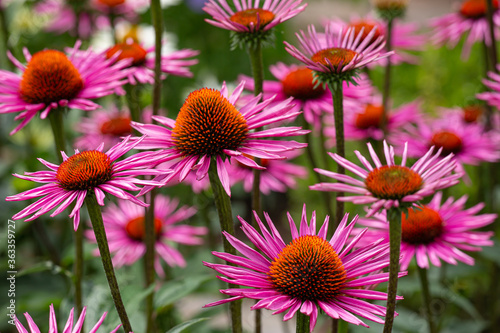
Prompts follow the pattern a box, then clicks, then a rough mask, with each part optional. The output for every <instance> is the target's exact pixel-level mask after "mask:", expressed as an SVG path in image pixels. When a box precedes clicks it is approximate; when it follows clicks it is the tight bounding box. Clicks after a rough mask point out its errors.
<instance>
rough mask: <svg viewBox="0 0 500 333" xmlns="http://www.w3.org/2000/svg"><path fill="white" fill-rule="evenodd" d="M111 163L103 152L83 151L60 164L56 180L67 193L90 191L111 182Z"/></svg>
mask: <svg viewBox="0 0 500 333" xmlns="http://www.w3.org/2000/svg"><path fill="white" fill-rule="evenodd" d="M112 175H113V168H112V166H111V161H110V159H109V157H108V155H106V154H105V153H103V152H100V151H97V150H89V151H83V152H81V153H78V154H75V155H73V156H71V157H70V158H68V159H67V160H66V161H64V162H62V163H61V165H60V166H59V168H58V169H57V174H56V179H57V180H58V182H59V184H60V185H61V187H62V188H64V189H65V190H68V191H83V190H91V189H93V188H95V187H97V186H98V185H101V184H104V183H106V182H107V181H109V180H111V178H112Z"/></svg>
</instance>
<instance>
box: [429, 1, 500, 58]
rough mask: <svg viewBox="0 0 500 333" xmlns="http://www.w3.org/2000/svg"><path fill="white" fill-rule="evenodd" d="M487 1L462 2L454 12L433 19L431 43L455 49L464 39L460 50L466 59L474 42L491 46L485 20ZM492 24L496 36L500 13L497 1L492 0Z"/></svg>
mask: <svg viewBox="0 0 500 333" xmlns="http://www.w3.org/2000/svg"><path fill="white" fill-rule="evenodd" d="M486 1H487V0H463V1H462V4H461V5H460V7H459V8H457V9H456V10H455V12H453V13H450V14H446V15H444V16H441V17H438V18H434V19H433V20H432V21H431V22H430V26H431V27H432V28H433V35H432V41H433V43H434V44H435V45H439V46H442V45H448V46H449V47H450V48H453V47H455V46H456V45H457V44H458V42H459V41H460V40H461V39H462V37H465V42H464V46H463V49H462V58H464V59H467V58H468V57H469V54H470V50H471V47H472V45H474V43H476V42H484V43H486V45H491V43H492V42H491V38H490V34H489V30H488V29H489V28H488V20H487V18H486V8H487V7H486V6H487V4H486ZM493 8H494V12H493V22H495V34H496V36H498V33H499V31H498V24H499V22H500V11H499V10H498V1H497V0H493Z"/></svg>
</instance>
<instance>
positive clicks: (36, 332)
mask: <svg viewBox="0 0 500 333" xmlns="http://www.w3.org/2000/svg"><path fill="white" fill-rule="evenodd" d="M74 310H75V309H74V308H72V309H71V311H70V313H69V317H68V321H67V322H66V324H65V325H64V330H63V332H64V333H69V332H71V333H84V332H83V331H82V329H83V322H84V320H85V315H86V313H87V307H84V308H83V310H82V313H81V314H80V317H78V320H77V321H76V324H75V323H74V315H73V313H74ZM107 314H108V313H107V312H104V314H103V315H102V316H101V318H100V319H99V321H98V322H97V323H96V324H95V325H94V327H92V329H90V331H88V332H89V333H96V332H97V330H98V329H99V327H100V326H101V325H102V323H103V322H104V318H105V317H106V315H107ZM24 316H25V317H26V320H27V321H28V328H29V331H28V330H27V329H26V328H25V327H24V326H23V324H22V323H21V322H20V321H19V319H18V318H17V317H16V318H15V324H16V329H17V331H18V332H19V333H40V329H39V328H38V326H37V325H36V323H35V321H34V320H33V318H31V316H30V315H29V314H28V313H27V312H26V313H25V314H24ZM73 325H75V326H73ZM120 326H122V325H118V326H117V327H116V328H115V329H114V330H112V331H111V332H110V333H115V332H116V331H118V329H119V328H120ZM49 332H51V333H57V332H59V330H58V328H57V319H56V313H55V311H54V305H53V304H51V305H50V315H49ZM85 332H87V331H85Z"/></svg>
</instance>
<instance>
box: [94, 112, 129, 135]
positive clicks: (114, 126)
mask: <svg viewBox="0 0 500 333" xmlns="http://www.w3.org/2000/svg"><path fill="white" fill-rule="evenodd" d="M101 133H102V134H105V135H112V136H125V135H129V134H131V133H132V126H130V117H124V116H118V117H115V118H112V119H109V120H108V121H105V122H104V123H103V124H102V125H101Z"/></svg>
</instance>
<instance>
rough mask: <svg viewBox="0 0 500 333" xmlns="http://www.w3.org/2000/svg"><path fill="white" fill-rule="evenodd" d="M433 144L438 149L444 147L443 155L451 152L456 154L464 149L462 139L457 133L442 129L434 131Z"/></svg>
mask: <svg viewBox="0 0 500 333" xmlns="http://www.w3.org/2000/svg"><path fill="white" fill-rule="evenodd" d="M431 145H433V146H435V147H436V149H439V148H443V150H442V151H441V156H448V155H450V154H451V153H453V154H456V153H458V152H460V151H461V150H462V139H460V137H459V136H458V135H456V134H455V133H452V132H448V131H441V132H437V133H434V135H433V136H432V139H431Z"/></svg>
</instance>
